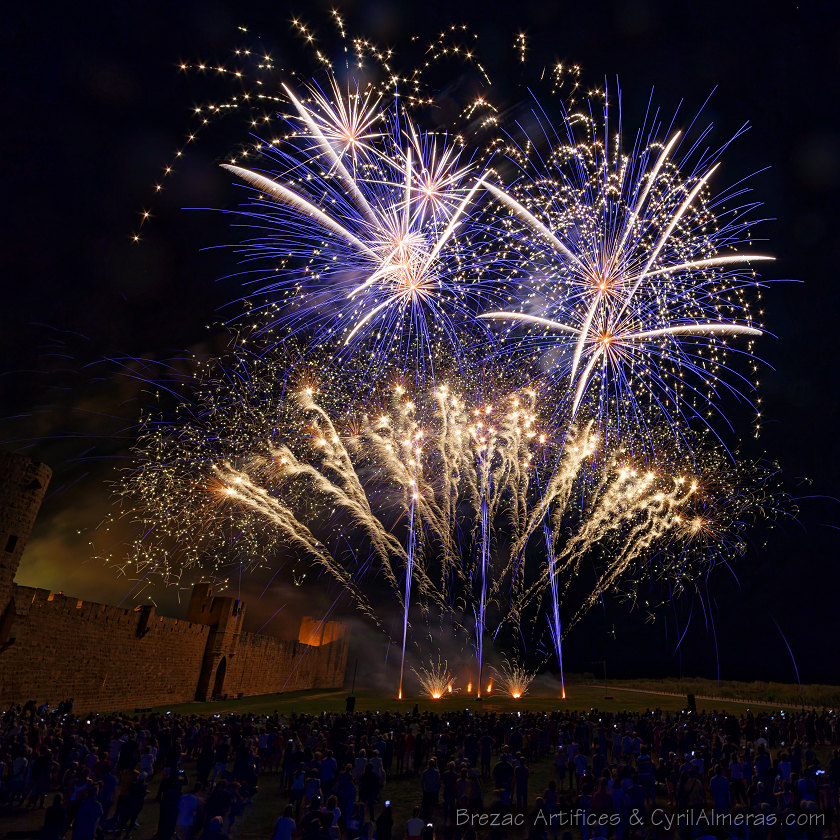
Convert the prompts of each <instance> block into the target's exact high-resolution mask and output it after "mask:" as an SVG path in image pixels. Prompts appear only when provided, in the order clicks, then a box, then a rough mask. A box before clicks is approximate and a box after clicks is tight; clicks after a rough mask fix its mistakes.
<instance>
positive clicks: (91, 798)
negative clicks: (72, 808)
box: [72, 788, 102, 840]
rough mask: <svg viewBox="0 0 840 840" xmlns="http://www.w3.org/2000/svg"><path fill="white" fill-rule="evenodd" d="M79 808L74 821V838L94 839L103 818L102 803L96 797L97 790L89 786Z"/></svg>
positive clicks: (82, 839)
mask: <svg viewBox="0 0 840 840" xmlns="http://www.w3.org/2000/svg"><path fill="white" fill-rule="evenodd" d="M80 798H81V802H80V803H79V810H78V811H77V812H76V819H75V821H74V822H73V834H72V837H73V840H94V838H95V837H96V832H97V831H98V830H99V821H100V820H101V819H102V805H101V804H100V803H99V800H97V798H96V790H95V789H94V788H89V789H88V790H87V791H86V792H85V793H83V794H82V796H81V797H80Z"/></svg>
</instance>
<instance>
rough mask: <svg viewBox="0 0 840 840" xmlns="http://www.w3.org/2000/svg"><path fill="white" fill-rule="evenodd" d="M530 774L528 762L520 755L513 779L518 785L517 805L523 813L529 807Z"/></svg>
mask: <svg viewBox="0 0 840 840" xmlns="http://www.w3.org/2000/svg"><path fill="white" fill-rule="evenodd" d="M528 776H529V770H528V764H527V762H526V761H525V759H524V758H522V757H520V759H519V763H518V764H517V765H516V767H515V768H514V771H513V781H514V784H515V785H516V807H517V809H518V810H519V811H522V812H523V813H524V812H525V811H526V810H527V809H528Z"/></svg>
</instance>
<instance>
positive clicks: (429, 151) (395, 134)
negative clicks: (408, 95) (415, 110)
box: [224, 82, 518, 379]
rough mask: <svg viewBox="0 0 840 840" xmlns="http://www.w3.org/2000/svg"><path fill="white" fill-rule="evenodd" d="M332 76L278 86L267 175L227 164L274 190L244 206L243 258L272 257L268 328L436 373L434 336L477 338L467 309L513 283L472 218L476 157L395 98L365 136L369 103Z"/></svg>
mask: <svg viewBox="0 0 840 840" xmlns="http://www.w3.org/2000/svg"><path fill="white" fill-rule="evenodd" d="M332 88H333V89H332V93H331V94H330V95H329V96H328V95H325V94H323V93H321V92H319V91H317V90H313V91H311V92H310V99H311V100H312V102H313V103H314V104H312V105H310V104H308V103H307V102H306V101H305V99H306V97H299V96H296V95H295V93H293V92H292V90H291V89H290V88H289V87H288V86H284V89H285V92H286V96H287V98H288V99H289V101H290V102H291V103H292V105H293V107H294V111H295V112H296V117H295V118H293V119H291V121H292V124H293V128H294V130H293V131H292V134H291V136H290V137H288V138H287V141H286V142H285V143H284V144H283V145H282V146H275V145H272V144H268V145H266V146H265V148H264V151H265V154H266V155H267V156H269V157H271V158H274V159H275V160H276V161H277V162H279V167H278V166H277V165H276V164H274V168H275V169H279V171H277V172H272V173H271V177H269V176H268V175H266V174H262V173H260V172H256V171H253V170H251V169H247V168H245V167H241V166H236V165H233V164H224V167H225V168H226V169H227V170H228V171H230V172H231V173H232V174H234V175H236V176H237V177H238V178H240V179H242V180H244V181H245V182H246V183H248V184H250V185H251V186H252V187H255V188H256V189H257V190H259V191H260V192H261V193H262V194H263V195H265V196H267V197H268V198H269V199H270V200H269V201H261V202H260V201H257V202H253V203H252V204H251V205H250V206H249V207H248V208H247V209H246V210H244V211H243V215H244V216H245V217H246V219H247V220H248V222H247V224H249V225H252V226H253V227H254V228H255V230H256V231H257V234H256V238H254V239H252V240H251V241H249V242H248V243H246V244H245V246H244V249H243V253H244V262H246V263H252V262H260V261H263V260H266V259H269V260H271V259H272V258H274V259H275V262H274V263H273V264H272V267H271V271H270V272H269V271H267V272H266V285H264V286H262V287H261V288H260V290H259V292H258V293H257V294H258V295H267V296H268V297H269V298H270V299H272V300H273V301H274V303H273V304H271V305H270V306H273V308H264V309H263V311H264V312H265V313H266V315H264V320H267V321H268V323H266V324H265V326H264V329H265V330H266V331H272V330H277V331H279V332H280V334H281V337H280V339H279V340H280V341H284V340H286V339H288V338H289V337H292V336H294V337H303V336H305V339H304V340H305V341H306V342H309V344H310V345H311V346H312V347H316V346H321V347H323V346H331V347H333V348H334V355H335V360H336V361H339V360H346V359H348V358H351V357H353V356H354V355H356V354H360V355H363V356H364V355H366V354H369V358H370V364H371V368H372V370H371V374H372V375H375V374H377V373H380V372H381V370H382V368H383V366H384V365H385V364H386V363H388V362H391V363H392V362H393V359H394V358H395V357H397V356H399V357H403V358H404V368H405V371H404V372H406V373H407V372H409V371H411V372H413V373H417V374H418V375H419V377H420V378H421V379H422V378H423V377H424V376H425V372H426V371H427V368H428V372H429V373H430V374H431V375H432V378H433V379H434V366H435V355H436V353H437V351H438V349H439V347H440V346H447V345H448V346H449V347H450V348H451V349H452V350H453V351H454V353H455V356H456V357H457V358H459V359H463V358H464V356H465V354H466V352H467V349H466V348H467V346H468V345H470V344H471V343H472V342H473V340H474V338H475V336H480V337H481V338H482V340H487V339H488V338H491V337H492V333H491V331H490V330H489V325H485V324H484V322H483V321H481V320H479V319H477V318H476V317H475V315H476V313H477V312H478V311H480V309H481V308H483V307H484V306H485V305H486V304H487V302H488V301H490V302H496V303H501V302H502V301H504V300H509V299H510V294H511V293H513V292H514V291H515V290H516V289H517V288H518V285H517V284H515V283H513V282H512V280H511V279H510V277H509V276H508V275H509V272H508V271H506V270H503V269H505V268H506V265H507V263H506V259H507V258H506V257H505V256H504V253H505V252H504V250H503V249H500V248H498V247H497V243H496V240H495V238H494V237H492V236H490V235H488V233H487V227H486V225H485V224H483V223H482V222H481V221H480V220H479V219H478V218H473V216H474V207H475V205H476V203H477V202H478V200H479V199H480V198H481V196H482V195H483V193H484V189H483V187H484V182H483V181H482V178H481V167H482V163H481V162H480V161H481V158H480V157H479V158H477V159H475V160H470V161H468V162H467V163H466V164H462V163H461V157H462V149H461V148H460V147H458V146H455V145H454V141H450V140H447V139H446V138H444V137H443V136H442V135H440V136H433V135H429V134H426V133H423V132H421V131H419V130H418V129H417V128H416V127H415V125H414V124H413V122H412V120H411V118H410V117H409V115H408V114H407V113H406V112H405V110H404V109H403V108H402V106H401V105H399V104H392V105H390V106H389V107H388V108H386V109H384V110H383V111H382V113H381V114H380V115H379V117H380V118H379V121H378V122H377V128H379V129H380V131H379V132H377V133H376V134H371V133H370V132H369V131H367V129H369V127H370V125H369V122H368V121H365V120H361V122H359V118H358V115H357V116H356V117H355V118H354V117H353V116H352V115H353V114H354V113H358V112H363V113H369V112H370V107H369V106H368V104H367V103H366V102H362V103H361V104H356V105H354V104H353V103H356V102H357V100H358V97H359V95H358V93H357V94H347V95H345V94H342V93H341V91H340V90H339V87H338V85H337V83H335V82H333V85H332ZM331 100H334V101H331ZM354 119H355V120H356V122H353V120H354ZM339 127H340V128H339ZM327 128H329V131H326V129H327ZM363 129H364V130H365V131H367V133H365V135H364V138H363V140H362V139H360V138H358V137H357V136H356V132H359V131H362V130H363ZM340 138H343V139H340ZM304 141H305V142H304ZM348 150H350V151H352V154H349V153H348ZM496 189H497V191H498V188H496ZM313 222H314V224H313ZM276 261H279V262H280V265H281V268H280V269H278V268H277V264H276ZM301 266H305V268H303V270H302V271H301V270H300V267H301ZM261 299H262V298H261ZM260 306H261V307H264V304H263V303H261V304H260ZM272 313H273V314H272Z"/></svg>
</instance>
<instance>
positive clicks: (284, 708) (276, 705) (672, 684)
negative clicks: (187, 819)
mask: <svg viewBox="0 0 840 840" xmlns="http://www.w3.org/2000/svg"><path fill="white" fill-rule="evenodd" d="M687 693H692V694H695V695H696V696H697V707H698V709H716V710H723V711H732V712H743V711H744V710H745V709H746V708H749V707H751V706H755V707H756V708H757V709H758V708H776V707H778V708H784V709H794V708H798V707H801V706H802V705H808V706H822V705H827V706H829V707H833V706H835V705H837V706H840V689H838V688H835V687H833V686H803V688H802V689H801V690H800V689H799V687H798V686H795V685H792V686H791V685H785V684H781V683H733V682H726V683H724V682H722V683H716V682H715V681H713V680H617V681H613V682H611V683H609V685H607V686H604V685H603V684H599V683H594V682H591V681H587V680H585V679H583V678H576V679H572V680H569V681H567V683H566V694H567V697H566V699H565V700H561V699H560V698H559V686H558V693H557V694H555V695H553V696H552V695H550V694H547V693H544V692H543V693H538V692H535V693H533V694H528V695H526V696H525V697H523V698H521V699H519V700H514V699H512V698H510V697H506V696H504V695H502V694H499V693H498V692H497V693H495V694H490V695H485V697H484V698H483V699H482V700H481V701H480V702H476V700H475V698H474V697H472V696H470V695H464V694H452V695H447V696H445V697H443V698H441V699H440V700H431V699H429V698H422V697H408V698H406V699H405V700H402V701H400V700H397V699H395V698H392V697H386V696H383V695H381V694H378V695H375V694H370V693H366V692H364V691H359V692H357V694H356V710H357V711H363V712H371V713H375V712H377V711H379V712H384V711H389V712H411V711H412V710H413V708H414V705H415V703H416V704H417V705H418V707H419V709H420V711H427V710H429V711H446V710H447V709H464V708H468V709H470V710H471V711H473V712H479V713H480V712H509V711H516V710H522V711H524V710H525V709H533V710H538V711H552V710H555V709H579V710H581V709H592V708H596V709H601V710H602V711H620V710H628V711H644V710H645V709H653V708H658V709H663V710H667V711H679V710H681V709H684V708H685V706H686V694H687ZM348 694H349V691H347V690H346V689H335V690H325V691H315V692H313V691H296V692H289V693H285V694H265V695H259V696H256V697H244V698H242V699H239V700H218V701H214V702H210V703H183V704H179V705H174V706H161V707H159V709H158V711H173V712H179V713H185V712H186V713H193V714H228V713H230V712H235V713H240V714H241V713H255V714H271V713H272V712H274V711H278V712H280V713H281V714H286V715H289V714H291V713H293V712H296V713H298V714H302V713H309V714H319V713H320V712H343V711H344V708H345V699H346V698H347V696H348ZM706 698H711V699H706ZM128 711H132V710H128Z"/></svg>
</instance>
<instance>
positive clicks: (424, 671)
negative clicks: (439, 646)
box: [411, 656, 458, 700]
mask: <svg viewBox="0 0 840 840" xmlns="http://www.w3.org/2000/svg"><path fill="white" fill-rule="evenodd" d="M411 671H412V673H413V674H414V675H415V676H416V677H417V679H418V680H419V681H420V687H421V689H422V691H423V692H424V693H425V694H427V695H428V696H429V697H431V698H432V699H433V700H440V699H441V697H443V696H444V695H445V694H453V693H457V691H458V689H457V688H455V678H454V677H453V676H452V673H451V672H450V670H449V663H448V662H447V661H446V660H445V659H444V660H441V658H440V656H438V658H437V661H435V660H430V661H429V664H428V666H426V667H421V668H420V670H415V669H414V668H412V669H411Z"/></svg>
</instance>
